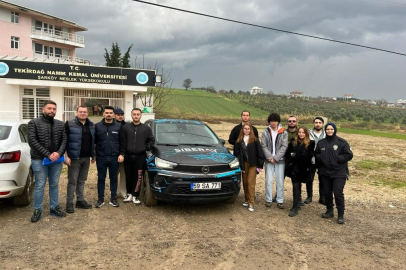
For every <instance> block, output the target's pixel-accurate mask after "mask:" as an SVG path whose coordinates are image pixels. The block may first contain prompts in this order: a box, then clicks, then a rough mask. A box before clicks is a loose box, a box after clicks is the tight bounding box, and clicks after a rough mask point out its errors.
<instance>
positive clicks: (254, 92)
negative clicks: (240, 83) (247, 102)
mask: <svg viewBox="0 0 406 270" xmlns="http://www.w3.org/2000/svg"><path fill="white" fill-rule="evenodd" d="M263 91H264V88H260V87H258V86H254V87H252V88H251V89H250V94H251V95H258V94H262V93H263Z"/></svg>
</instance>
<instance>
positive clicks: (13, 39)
mask: <svg viewBox="0 0 406 270" xmlns="http://www.w3.org/2000/svg"><path fill="white" fill-rule="evenodd" d="M11 48H12V49H18V48H20V38H18V37H11Z"/></svg>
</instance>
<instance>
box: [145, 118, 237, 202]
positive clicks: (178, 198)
mask: <svg viewBox="0 0 406 270" xmlns="http://www.w3.org/2000/svg"><path fill="white" fill-rule="evenodd" d="M145 124H146V125H148V126H149V127H151V129H152V131H153V133H154V136H155V146H154V148H153V150H152V152H151V154H150V155H149V157H148V158H147V167H148V169H147V171H146V173H145V175H144V185H143V191H144V192H143V193H144V194H143V195H144V202H145V205H147V206H152V205H156V204H157V202H158V201H167V202H179V203H207V202H219V201H228V202H234V201H235V199H236V198H237V196H238V193H239V192H240V187H241V170H240V167H239V162H238V159H237V158H235V157H234V156H233V155H232V154H231V153H230V152H229V151H228V149H227V148H226V147H224V140H220V139H219V138H218V137H217V135H216V134H215V133H214V132H213V131H212V130H211V129H210V128H209V127H208V126H207V125H206V124H204V123H203V122H200V121H191V120H181V119H155V120H148V121H146V122H145Z"/></svg>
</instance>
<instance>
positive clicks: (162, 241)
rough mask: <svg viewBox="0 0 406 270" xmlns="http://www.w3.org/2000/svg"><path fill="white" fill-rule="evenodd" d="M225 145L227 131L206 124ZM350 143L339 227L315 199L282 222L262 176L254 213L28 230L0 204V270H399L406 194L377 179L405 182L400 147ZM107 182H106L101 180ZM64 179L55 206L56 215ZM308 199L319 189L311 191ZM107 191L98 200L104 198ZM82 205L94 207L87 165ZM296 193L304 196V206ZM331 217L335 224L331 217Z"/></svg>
mask: <svg viewBox="0 0 406 270" xmlns="http://www.w3.org/2000/svg"><path fill="white" fill-rule="evenodd" d="M210 126H211V127H212V128H213V129H214V130H215V131H216V132H217V134H218V135H219V137H221V138H223V139H228V134H229V132H230V130H231V128H232V127H233V126H234V125H232V124H227V123H222V124H210ZM339 135H340V136H342V137H344V138H345V139H347V140H348V142H349V143H350V145H351V147H352V149H353V151H354V154H355V156H354V160H353V161H351V163H350V170H351V172H352V177H351V179H350V180H349V181H348V182H347V184H346V187H345V190H344V193H345V196H346V197H345V198H346V209H347V210H346V212H345V217H346V224H345V225H338V224H337V223H336V219H328V220H325V219H322V218H321V213H323V212H324V211H325V208H324V206H322V205H320V204H319V203H318V202H317V200H318V194H317V192H315V194H314V200H313V202H312V203H311V204H309V205H306V206H304V207H302V210H300V212H299V215H297V216H296V217H293V218H291V217H288V212H289V208H290V206H291V203H292V191H291V184H290V180H289V179H288V178H287V179H286V180H285V209H284V210H281V209H278V208H276V207H275V205H272V207H271V208H266V207H265V205H264V204H265V187H264V172H261V173H260V174H259V176H258V178H257V189H256V195H257V196H256V207H255V211H254V212H248V211H247V208H245V207H243V206H242V205H241V204H242V203H243V200H244V197H243V192H242V191H241V193H240V195H239V198H238V199H237V201H236V202H235V203H234V204H211V205H172V204H162V203H161V204H159V205H158V206H156V207H153V208H148V207H145V206H144V205H141V206H135V205H133V204H123V203H121V199H120V203H121V204H120V207H118V208H113V207H112V206H110V205H108V204H107V205H104V206H103V207H102V208H100V209H95V208H93V209H91V210H82V209H77V210H75V213H74V214H68V216H67V217H66V218H62V219H58V218H56V217H53V216H50V215H49V199H48V196H45V199H44V212H43V216H42V219H41V220H40V221H39V222H37V223H31V222H30V217H31V214H32V211H33V207H32V205H30V206H28V207H14V206H13V205H12V203H11V202H10V201H7V200H2V201H0V236H1V237H0V262H1V264H0V267H1V268H2V269H332V268H333V269H371V268H374V269H405V267H406V266H405V265H406V229H405V228H406V226H405V224H406V215H405V214H406V193H405V188H403V189H393V188H391V187H389V186H387V185H380V184H379V178H381V177H385V179H392V180H393V179H395V180H396V179H398V180H399V179H400V180H403V181H404V177H405V175H406V174H405V171H406V170H405V166H404V165H405V160H406V150H405V149H406V141H402V140H396V139H384V138H375V137H369V136H361V135H348V134H339ZM365 159H368V160H376V161H382V160H383V161H388V162H398V163H400V164H401V165H400V166H398V168H397V169H396V170H391V169H389V170H385V169H384V168H383V169H382V168H372V169H370V170H361V169H358V166H357V163H358V162H360V161H361V160H365ZM107 182H108V181H107ZM66 185H67V179H66V170H64V172H63V174H62V175H61V180H60V197H59V201H60V202H61V206H63V207H62V208H63V209H64V207H65V196H66ZM314 187H315V190H317V188H318V181H317V180H315V182H314ZM108 190H109V188H108V185H107V187H106V198H108V192H107V191H108ZM85 194H86V197H87V201H88V202H90V203H92V204H94V203H95V202H96V200H97V189H96V170H95V166H94V165H93V167H92V169H91V173H90V176H89V179H88V181H87V184H86V190H85ZM305 196H306V194H305V191H303V197H305ZM336 214H337V213H336V212H335V216H336Z"/></svg>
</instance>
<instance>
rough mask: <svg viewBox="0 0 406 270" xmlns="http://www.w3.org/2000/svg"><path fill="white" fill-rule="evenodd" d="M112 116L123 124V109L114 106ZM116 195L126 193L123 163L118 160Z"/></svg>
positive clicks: (123, 195)
mask: <svg viewBox="0 0 406 270" xmlns="http://www.w3.org/2000/svg"><path fill="white" fill-rule="evenodd" d="M114 117H115V119H116V122H117V123H120V124H121V125H125V124H126V122H125V120H124V111H123V110H122V109H120V108H116V109H115V110H114ZM118 175H119V177H118V179H119V181H118V191H117V192H118V195H119V196H121V197H123V198H125V196H126V195H127V187H126V180H125V170H124V163H123V162H120V164H119V166H118Z"/></svg>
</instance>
